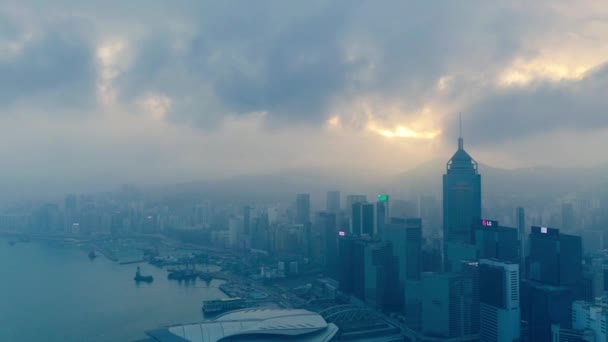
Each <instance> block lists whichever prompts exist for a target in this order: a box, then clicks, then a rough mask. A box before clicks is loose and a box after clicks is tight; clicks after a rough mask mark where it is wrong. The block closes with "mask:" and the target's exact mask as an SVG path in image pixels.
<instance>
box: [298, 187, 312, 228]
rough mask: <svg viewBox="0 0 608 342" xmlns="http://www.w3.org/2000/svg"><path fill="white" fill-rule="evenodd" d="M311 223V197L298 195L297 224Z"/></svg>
mask: <svg viewBox="0 0 608 342" xmlns="http://www.w3.org/2000/svg"><path fill="white" fill-rule="evenodd" d="M308 222H310V195H309V194H297V195H296V223H300V224H306V223H308Z"/></svg>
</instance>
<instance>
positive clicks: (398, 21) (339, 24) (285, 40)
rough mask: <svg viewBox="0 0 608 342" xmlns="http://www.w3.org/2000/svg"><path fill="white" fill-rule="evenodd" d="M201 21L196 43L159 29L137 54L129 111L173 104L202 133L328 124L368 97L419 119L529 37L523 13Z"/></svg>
mask: <svg viewBox="0 0 608 342" xmlns="http://www.w3.org/2000/svg"><path fill="white" fill-rule="evenodd" d="M193 12H195V13H198V14H199V15H200V20H199V21H200V22H199V23H197V25H195V26H194V28H195V29H194V31H195V32H194V33H193V35H192V36H190V37H187V38H186V39H184V38H183V37H178V36H176V34H175V32H171V31H170V30H164V29H162V28H161V29H160V30H161V32H156V31H154V32H150V34H149V35H148V36H147V37H145V38H144V39H142V40H141V41H139V43H137V44H135V45H134V47H135V50H136V51H135V55H136V57H135V61H134V63H133V67H132V68H130V69H129V70H127V71H126V72H125V73H124V74H122V75H121V76H120V78H119V79H118V80H117V85H118V88H119V93H121V94H122V96H123V98H124V99H125V100H127V101H128V100H130V99H133V98H136V97H137V96H142V95H144V94H148V93H154V92H157V93H163V94H167V95H168V96H170V97H171V98H172V99H173V101H174V102H173V104H174V108H173V110H172V114H173V116H177V117H181V118H182V119H185V120H191V121H195V122H203V123H208V122H209V121H212V120H217V119H221V115H222V114H224V113H233V114H239V113H249V112H259V111H265V112H268V113H269V115H270V121H272V122H276V121H278V122H287V123H301V122H312V123H322V122H324V121H325V119H326V118H327V115H328V110H330V108H331V105H332V103H333V102H334V101H340V102H349V101H351V100H355V99H356V98H357V97H358V96H361V95H370V94H371V95H374V96H377V97H378V98H381V99H382V98H386V99H394V98H402V100H401V101H402V102H403V103H404V106H406V107H407V109H415V108H417V107H419V106H422V105H424V103H425V101H427V99H428V97H429V96H430V95H431V94H432V93H433V92H435V91H436V83H437V81H438V79H439V78H440V77H442V76H444V75H446V74H450V72H452V71H454V70H458V69H459V68H471V69H472V68H474V67H472V66H471V64H486V65H488V64H489V65H490V68H500V67H501V66H503V64H504V63H505V62H506V61H508V60H510V58H512V56H513V55H514V54H515V53H516V52H517V50H518V35H519V32H520V30H523V29H524V27H525V26H526V25H525V24H526V23H525V22H521V19H518V17H517V14H518V13H517V11H515V10H513V9H509V8H497V6H490V5H485V4H479V3H478V2H462V3H458V4H455V3H454V4H452V3H446V4H441V5H437V4H433V3H432V2H427V1H410V2H401V1H387V2H383V3H382V5H381V6H380V5H379V4H378V3H376V2H371V1H316V2H313V3H311V4H310V5H309V6H303V5H300V4H294V3H291V4H290V5H285V4H284V3H281V2H276V1H259V2H247V3H243V2H238V3H235V2H230V1H228V2H226V3H222V4H209V3H205V4H201V5H200V6H197V7H196V10H193ZM163 30H164V31H163ZM496 33H498V34H496ZM176 41H178V42H179V48H175V45H176ZM467 71H469V69H463V70H462V72H467ZM211 99H212V100H211ZM199 100H200V101H199ZM203 102H204V103H203ZM210 103H213V105H211V106H210V105H209V104H210ZM201 107H202V108H205V109H204V110H201V109H200V108H201ZM379 115H381V114H379Z"/></svg>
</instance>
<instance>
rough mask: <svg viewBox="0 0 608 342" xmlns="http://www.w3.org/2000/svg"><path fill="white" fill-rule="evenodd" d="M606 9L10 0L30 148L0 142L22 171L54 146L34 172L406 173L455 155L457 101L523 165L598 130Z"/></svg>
mask: <svg viewBox="0 0 608 342" xmlns="http://www.w3.org/2000/svg"><path fill="white" fill-rule="evenodd" d="M606 15H608V6H605V5H602V4H601V3H599V2H598V3H594V4H593V5H592V6H591V5H589V4H585V5H582V4H578V3H571V2H563V1H559V2H555V1H535V2H533V3H530V2H529V1H510V2H505V3H497V2H479V1H466V0H465V1H459V2H435V1H399V0H387V1H382V2H377V1H369V0H349V1H347V0H333V1H330V0H313V1H307V2H285V1H279V0H260V1H246V2H243V1H232V0H227V1H220V2H217V1H179V2H172V3H168V2H155V1H143V0H134V1H129V2H119V1H104V2H99V3H95V4H94V3H90V2H83V1H72V0H58V1H54V2H52V3H50V2H47V1H41V0H31V1H11V0H7V2H6V4H5V6H3V8H2V10H1V11H0V16H1V17H0V79H1V80H2V82H0V105H2V110H0V111H1V112H2V114H3V117H18V120H17V119H15V121H12V120H7V121H4V122H3V123H4V124H6V125H9V126H7V127H5V133H11V132H13V133H15V134H7V135H6V136H7V139H10V142H9V144H7V146H13V145H15V146H20V150H22V151H25V152H23V153H25V154H27V155H22V154H19V152H18V151H11V149H8V148H5V149H3V150H2V151H0V156H1V157H3V158H4V160H18V161H22V162H21V163H20V164H19V165H21V166H22V167H21V168H22V169H24V168H27V169H28V170H38V169H42V168H43V167H44V166H45V165H47V164H48V163H50V162H51V161H49V160H46V159H44V158H34V157H36V151H39V150H41V149H43V148H45V151H46V152H45V153H46V154H47V155H52V156H56V158H55V159H54V160H53V162H54V164H53V168H52V172H51V171H49V172H48V174H44V175H43V174H42V173H36V172H34V171H31V174H30V173H28V175H29V176H28V177H30V178H28V179H30V180H31V179H34V178H37V179H51V178H52V179H54V180H56V179H58V178H61V177H64V178H66V179H67V178H68V176H67V175H68V174H70V177H75V176H74V172H73V170H84V171H82V172H85V171H86V172H87V174H92V170H106V171H107V172H106V174H113V176H112V177H113V178H112V179H116V180H118V179H128V180H131V179H137V177H141V179H145V180H146V181H150V182H152V181H154V180H155V179H156V180H162V181H168V180H169V179H170V178H171V177H174V178H176V179H177V178H179V179H191V178H194V177H195V176H196V175H200V177H207V176H210V175H224V174H235V173H239V172H240V173H244V172H266V171H271V169H277V168H281V167H282V166H287V165H289V166H290V167H299V166H303V165H307V164H314V165H318V166H322V165H332V166H334V167H344V168H352V167H355V166H356V165H357V163H359V160H373V161H374V165H378V167H379V168H387V169H391V170H395V171H398V169H405V168H408V167H412V166H415V165H416V164H418V163H420V162H422V161H424V160H425V159H430V158H435V157H437V156H441V155H445V157H446V158H448V157H449V151H451V150H453V148H454V144H455V138H456V135H457V127H458V125H457V122H456V120H457V117H458V115H457V114H458V112H462V113H463V119H464V122H463V123H464V129H465V137H466V141H467V144H469V143H471V142H472V144H471V145H472V147H474V148H477V149H478V150H480V153H482V154H483V155H486V156H500V158H496V159H495V162H496V163H500V162H501V161H502V162H503V163H504V164H508V165H512V164H517V161H518V159H517V158H518V156H519V155H521V152H522V149H523V148H527V149H528V150H527V152H528V153H529V154H530V155H534V154H543V153H546V152H547V151H546V149H547V145H546V144H537V145H529V144H528V145H527V144H526V143H527V142H538V141H539V139H540V138H539V137H548V136H552V137H556V136H560V137H572V136H573V135H572V134H573V132H575V133H576V132H589V133H590V134H592V135H593V139H589V140H588V142H587V143H585V144H581V145H580V146H591V145H592V144H595V143H597V142H598V141H603V140H602V138H601V136H599V135H598V132H600V131H601V132H603V129H605V128H606V124H607V123H606V120H608V119H606V116H605V115H603V112H602V111H603V108H606V100H605V96H604V94H603V90H604V89H606V81H607V77H606V74H607V73H608V70H607V67H603V65H604V63H605V62H606V60H605V56H606V55H607V54H608V42H606V40H605V39H604V37H605V36H606V33H608V24H606V23H605V20H604V19H603V18H605V17H606ZM65 113H70V114H71V116H68V118H67V119H66V116H65ZM25 114H28V115H25ZM36 115H39V116H40V117H43V119H40V118H38V117H36ZM49 118H53V119H54V118H56V122H54V123H53V122H48V121H46V120H48V119H49ZM74 118H79V120H73V119H74ZM0 119H2V118H0ZM51 121H52V120H51ZM252 121H253V122H254V123H255V124H252V123H251V122H252ZM552 131H560V133H559V134H557V133H556V134H553V133H551V132H552ZM564 131H569V132H564ZM22 132H29V135H28V139H29V140H28V139H26V140H24V139H23V138H22V136H24V135H23V133H22ZM75 132H77V133H78V134H76V133H75ZM57 137H62V138H61V139H59V138H57ZM49 141H52V142H53V143H49ZM11 142H12V143H11ZM573 144H576V142H574V143H573ZM468 146H469V145H467V147H468ZM353 151H358V153H356V155H355V153H354V152H353ZM405 156H406V157H405ZM30 157H31V158H30ZM581 158H582V157H581ZM592 158H597V156H595V157H589V159H592ZM555 160H557V159H555ZM83 161H86V164H83V163H84V162H83ZM580 161H581V159H578V160H577V162H580ZM526 162H527V163H533V162H534V160H533V158H531V157H528V158H527V159H526ZM210 164H212V166H209V165H210ZM75 165H76V166H78V167H76V166H75ZM83 165H84V166H83ZM108 165H122V166H123V167H122V168H121V171H120V172H119V171H116V169H114V171H112V170H110V168H109V167H108ZM169 166H172V167H169ZM81 168H82V169H81ZM65 169H70V170H69V171H70V172H66V171H65ZM11 170H12V171H10V172H8V171H7V172H8V173H7V174H9V175H13V177H17V178H19V177H25V175H22V174H19V171H18V168H14V169H11ZM110 171H112V172H110ZM7 177H8V176H7ZM95 177H97V179H101V178H103V177H102V176H95ZM19 179H21V178H19ZM24 179H25V178H24ZM24 181H25V180H24Z"/></svg>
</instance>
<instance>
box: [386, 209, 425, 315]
mask: <svg viewBox="0 0 608 342" xmlns="http://www.w3.org/2000/svg"><path fill="white" fill-rule="evenodd" d="M383 240H384V241H386V242H387V243H389V244H390V246H391V248H392V253H393V255H394V256H395V257H396V261H397V263H398V267H397V275H398V284H396V285H395V286H396V287H398V293H396V294H395V297H394V298H393V301H394V302H395V303H396V304H399V305H400V306H401V307H403V306H404V305H406V303H405V302H404V298H405V296H404V291H405V292H407V290H406V283H407V282H408V281H419V280H420V274H421V263H422V261H421V259H422V256H421V254H422V250H421V249H422V221H421V220H420V219H417V218H411V219H406V220H404V222H401V223H391V224H387V225H386V229H385V234H384V238H383Z"/></svg>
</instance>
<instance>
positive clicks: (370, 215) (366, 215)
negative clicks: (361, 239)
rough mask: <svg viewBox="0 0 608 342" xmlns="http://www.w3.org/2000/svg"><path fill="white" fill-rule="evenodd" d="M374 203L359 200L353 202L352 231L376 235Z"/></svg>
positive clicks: (356, 233)
mask: <svg viewBox="0 0 608 342" xmlns="http://www.w3.org/2000/svg"><path fill="white" fill-rule="evenodd" d="M374 212H375V209H374V204H373V203H367V202H357V203H354V204H353V210H352V218H351V231H352V233H353V234H354V235H368V236H374V227H375V220H374Z"/></svg>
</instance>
